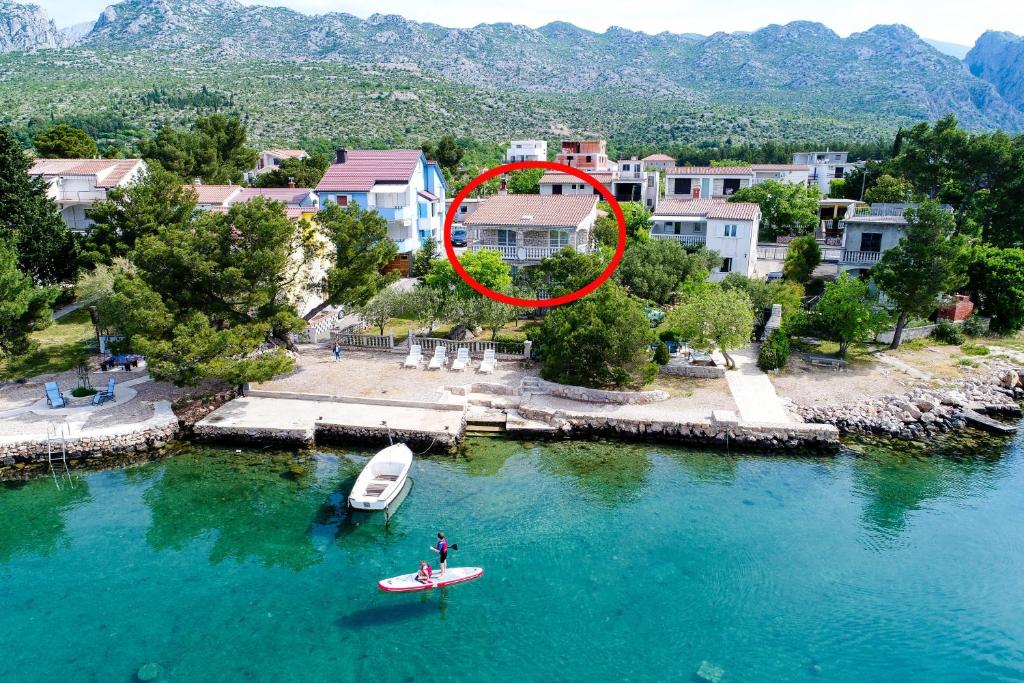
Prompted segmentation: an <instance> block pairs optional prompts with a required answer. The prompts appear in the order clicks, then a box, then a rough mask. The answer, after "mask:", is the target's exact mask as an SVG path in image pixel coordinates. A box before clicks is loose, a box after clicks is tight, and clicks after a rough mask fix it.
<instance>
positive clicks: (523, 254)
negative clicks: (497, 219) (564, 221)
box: [469, 242, 568, 262]
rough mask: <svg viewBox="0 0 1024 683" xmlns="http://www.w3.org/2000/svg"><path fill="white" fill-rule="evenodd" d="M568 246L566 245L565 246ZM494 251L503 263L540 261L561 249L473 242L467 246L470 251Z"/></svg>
mask: <svg viewBox="0 0 1024 683" xmlns="http://www.w3.org/2000/svg"><path fill="white" fill-rule="evenodd" d="M567 246H568V245H567ZM485 249H486V250H488V251H496V252H498V253H499V254H501V258H502V259H503V260H505V261H538V262H539V261H541V260H542V259H546V258H548V257H549V256H554V255H555V254H557V253H558V252H560V251H561V250H562V249H565V247H564V246H562V247H534V246H526V245H523V244H520V245H518V246H517V245H507V244H481V243H479V242H474V243H473V244H471V245H470V246H469V250H470V251H483V250H485Z"/></svg>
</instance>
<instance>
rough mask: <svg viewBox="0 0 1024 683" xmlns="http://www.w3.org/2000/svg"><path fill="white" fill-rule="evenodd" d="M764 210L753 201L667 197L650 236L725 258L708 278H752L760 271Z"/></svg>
mask: <svg viewBox="0 0 1024 683" xmlns="http://www.w3.org/2000/svg"><path fill="white" fill-rule="evenodd" d="M760 227H761V207H759V206H758V205H757V204H754V203H753V202H729V201H726V200H724V199H715V198H704V199H680V198H673V197H666V198H665V199H663V200H662V201H661V203H659V204H658V208H657V210H656V211H655V212H654V215H653V216H652V217H651V237H652V238H653V239H660V240H674V241H676V242H679V243H680V244H682V245H683V246H684V247H686V248H688V249H696V248H701V247H703V248H706V249H708V250H709V251H715V252H717V253H718V254H719V255H720V256H721V257H722V265H721V267H719V268H717V269H716V270H715V271H714V272H712V273H711V277H709V278H708V279H709V280H711V281H713V282H715V281H719V280H722V279H723V278H724V277H725V276H726V275H728V274H729V273H742V274H743V275H746V276H747V277H752V276H754V274H755V273H756V270H757V233H758V230H759V229H760Z"/></svg>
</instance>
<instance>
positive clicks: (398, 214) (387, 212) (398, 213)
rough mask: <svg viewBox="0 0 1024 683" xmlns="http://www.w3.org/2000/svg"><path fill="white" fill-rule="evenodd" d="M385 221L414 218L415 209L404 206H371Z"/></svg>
mask: <svg viewBox="0 0 1024 683" xmlns="http://www.w3.org/2000/svg"><path fill="white" fill-rule="evenodd" d="M372 208H373V209H374V210H375V211H376V212H377V213H379V214H380V215H381V216H382V217H383V218H384V219H385V220H387V221H411V220H412V219H414V218H416V209H415V207H413V206H412V205H406V206H374V207H372Z"/></svg>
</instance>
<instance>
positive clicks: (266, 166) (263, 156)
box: [249, 149, 309, 178]
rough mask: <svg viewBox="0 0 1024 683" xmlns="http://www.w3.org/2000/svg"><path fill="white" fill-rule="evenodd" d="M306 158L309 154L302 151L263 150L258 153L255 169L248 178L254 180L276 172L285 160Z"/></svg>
mask: <svg viewBox="0 0 1024 683" xmlns="http://www.w3.org/2000/svg"><path fill="white" fill-rule="evenodd" d="M307 157H309V154H307V153H306V151H305V150H302V149H265V150H263V151H262V152H260V156H259V161H257V162H256V168H255V169H253V170H252V171H250V172H249V176H250V178H254V177H256V176H258V175H260V174H261V173H270V172H271V171H276V170H277V169H278V168H280V167H281V162H282V161H284V160H285V159H306V158H307Z"/></svg>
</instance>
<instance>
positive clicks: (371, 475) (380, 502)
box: [348, 443, 412, 516]
mask: <svg viewBox="0 0 1024 683" xmlns="http://www.w3.org/2000/svg"><path fill="white" fill-rule="evenodd" d="M410 467H412V451H411V450H409V447H408V446H406V445H405V444H404V443H397V444H394V445H393V446H388V447H387V448H385V449H384V450H382V451H381V452H380V453H378V454H377V455H375V456H373V457H372V458H370V462H368V463H366V467H364V468H363V471H362V472H361V473H360V474H359V478H358V479H356V483H355V486H353V487H352V492H351V493H350V494H349V496H348V505H349V507H350V508H352V509H354V510H369V511H372V510H384V511H385V512H390V511H391V508H392V503H393V502H394V501H395V499H396V498H398V497H399V495H400V494H401V493H402V491H403V489H404V488H405V483H406V480H408V478H409V468H410ZM395 507H397V506H395ZM389 516H390V515H389Z"/></svg>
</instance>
